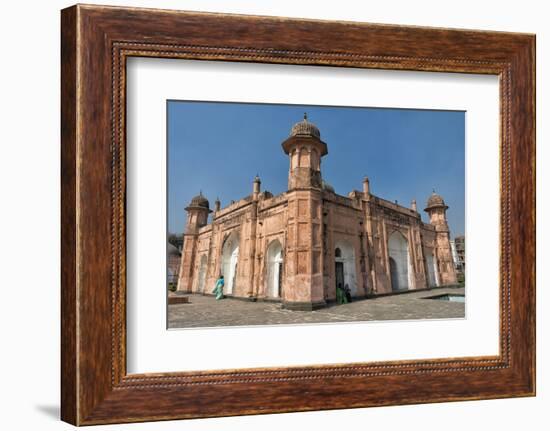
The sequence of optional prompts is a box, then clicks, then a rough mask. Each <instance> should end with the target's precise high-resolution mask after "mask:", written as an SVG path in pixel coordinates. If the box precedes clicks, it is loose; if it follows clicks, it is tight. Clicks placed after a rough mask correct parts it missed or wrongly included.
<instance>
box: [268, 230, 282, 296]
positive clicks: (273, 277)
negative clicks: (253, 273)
mask: <svg viewBox="0 0 550 431" xmlns="http://www.w3.org/2000/svg"><path fill="white" fill-rule="evenodd" d="M266 255H267V274H266V276H267V283H266V284H267V286H266V296H268V297H270V298H280V297H281V295H282V275H283V247H282V245H281V243H280V242H279V241H278V240H274V241H271V243H269V246H268V247H267V253H266Z"/></svg>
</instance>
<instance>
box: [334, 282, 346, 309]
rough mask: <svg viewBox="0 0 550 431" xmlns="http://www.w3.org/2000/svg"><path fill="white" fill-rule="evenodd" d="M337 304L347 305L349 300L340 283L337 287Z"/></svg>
mask: <svg viewBox="0 0 550 431" xmlns="http://www.w3.org/2000/svg"><path fill="white" fill-rule="evenodd" d="M336 302H337V303H338V304H347V302H348V299H347V298H346V292H345V291H344V289H343V287H342V283H338V286H336Z"/></svg>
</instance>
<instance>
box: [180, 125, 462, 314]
mask: <svg viewBox="0 0 550 431" xmlns="http://www.w3.org/2000/svg"><path fill="white" fill-rule="evenodd" d="M282 147H283V150H284V152H285V153H286V154H287V155H288V156H289V159H290V160H289V161H290V168H289V175H288V191H286V192H284V193H282V194H280V195H277V196H273V195H272V194H271V193H269V192H261V187H260V186H261V183H260V179H259V178H258V177H256V178H255V179H254V182H253V186H252V194H251V195H249V196H247V197H245V198H243V199H241V200H239V201H237V202H233V203H231V204H230V205H229V206H227V207H226V208H223V209H222V208H220V202H219V201H216V203H215V208H214V211H211V210H210V205H209V202H208V200H207V199H206V198H205V197H204V196H202V194H200V195H198V196H196V197H195V198H193V200H192V201H191V203H190V204H189V206H188V207H187V208H186V211H187V225H186V231H185V235H184V236H185V241H184V247H183V252H182V263H181V268H180V274H179V282H178V290H180V291H183V292H197V293H211V291H212V289H213V287H214V284H215V281H216V279H217V278H218V276H219V275H220V274H223V275H224V277H225V280H226V283H225V288H224V293H225V294H226V295H229V296H234V297H240V298H249V299H253V300H257V299H264V300H274V301H281V302H282V304H283V306H284V307H286V308H290V309H302V310H304V309H306V310H307V309H316V308H319V307H323V306H325V305H326V303H327V302H329V301H334V300H335V298H336V286H337V285H338V284H341V285H342V286H345V285H348V286H349V288H350V290H351V294H352V296H355V297H365V296H370V295H379V294H388V293H392V292H398V291H402V290H414V289H422V288H427V287H431V286H439V285H450V284H455V283H456V274H455V268H454V265H453V261H452V254H451V247H450V242H449V227H448V224H447V220H446V210H447V209H448V207H447V206H446V205H445V202H444V201H443V199H442V198H441V196H439V195H437V194H435V192H434V193H433V194H432V195H431V196H430V198H429V199H428V205H427V207H426V209H425V211H426V212H428V214H429V216H430V223H429V224H427V223H424V222H422V220H421V218H420V214H419V213H418V212H417V209H416V202H415V201H413V202H412V205H411V208H406V207H403V206H401V205H398V204H396V203H392V202H389V201H387V200H385V199H382V198H380V197H377V196H375V195H373V194H372V193H370V190H369V180H368V178H365V179H364V180H363V187H362V191H356V190H354V191H352V192H351V193H349V195H348V196H341V195H338V194H336V193H335V192H334V189H333V188H332V187H331V186H330V185H328V184H327V183H325V182H324V181H323V180H322V176H321V158H322V157H323V156H325V155H326V154H327V153H328V150H327V144H326V143H324V142H323V141H322V140H321V135H320V132H319V130H318V129H317V127H316V126H315V125H313V124H312V123H311V122H309V121H308V120H307V118H306V117H305V116H304V120H303V121H301V122H299V123H297V124H296V125H295V126H294V127H293V128H292V131H291V134H290V137H289V138H288V139H286V140H285V141H284V142H283V143H282ZM211 212H213V217H212V222H211V223H208V215H209V213H211Z"/></svg>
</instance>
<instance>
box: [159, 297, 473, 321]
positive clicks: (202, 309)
mask: <svg viewBox="0 0 550 431" xmlns="http://www.w3.org/2000/svg"><path fill="white" fill-rule="evenodd" d="M445 293H451V294H461V295H463V294H464V288H463V287H443V288H436V289H431V290H425V291H421V292H414V291H411V292H407V293H402V294H398V295H392V296H384V297H379V298H371V299H362V300H357V301H354V302H352V303H349V304H343V305H337V304H330V305H329V306H328V307H326V308H323V309H320V310H316V311H290V310H285V309H282V308H281V304H280V303H278V302H263V301H258V302H250V301H243V300H238V299H228V298H226V299H223V300H220V301H216V300H215V299H214V297H212V296H202V295H197V294H190V295H188V296H189V303H188V304H171V305H169V306H168V327H169V328H199V327H212V326H248V325H277V324H291V325H294V324H298V323H334V322H357V321H367V320H416V319H448V318H463V317H465V314H464V312H465V304H464V303H462V302H452V301H441V300H434V299H425V298H427V297H430V296H437V295H443V294H445Z"/></svg>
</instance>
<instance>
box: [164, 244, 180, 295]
mask: <svg viewBox="0 0 550 431" xmlns="http://www.w3.org/2000/svg"><path fill="white" fill-rule="evenodd" d="M166 247H167V253H166V260H167V265H166V266H167V281H168V289H171V290H174V289H175V288H176V286H177V283H178V279H179V272H180V264H181V250H180V249H178V248H177V247H176V246H175V245H174V244H172V243H170V242H168V244H167V245H166Z"/></svg>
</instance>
